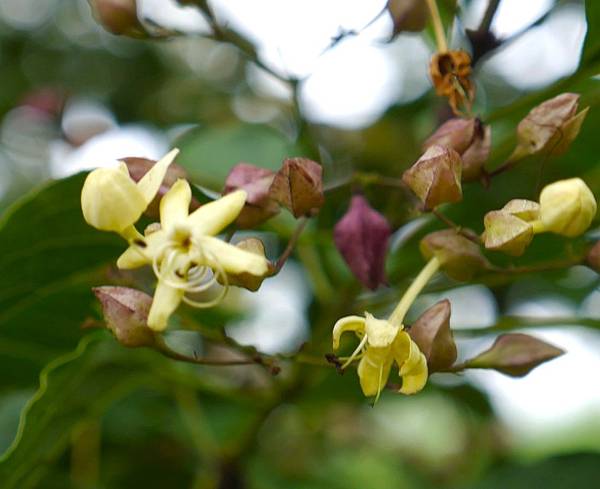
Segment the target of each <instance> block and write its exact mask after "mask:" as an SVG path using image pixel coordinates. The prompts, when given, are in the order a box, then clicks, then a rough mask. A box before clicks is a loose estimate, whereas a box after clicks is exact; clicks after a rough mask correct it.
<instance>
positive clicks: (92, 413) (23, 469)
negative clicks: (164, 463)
mask: <svg viewBox="0 0 600 489" xmlns="http://www.w3.org/2000/svg"><path fill="white" fill-rule="evenodd" d="M102 336H104V334H94V335H90V336H88V337H86V338H84V339H83V340H81V342H80V343H79V345H78V346H77V348H76V349H75V350H74V351H72V352H69V353H67V354H66V355H63V356H61V357H58V358H56V359H55V360H53V361H52V362H50V363H49V364H48V365H47V366H46V367H45V368H44V369H43V370H42V372H41V374H40V384H39V389H38V390H37V392H36V393H35V394H34V396H33V397H32V398H31V399H30V400H29V401H28V402H27V404H26V405H25V407H24V409H23V411H22V412H21V417H20V420H19V427H18V430H17V434H16V436H15V438H14V440H13V443H12V444H11V446H10V447H9V448H8V449H7V450H6V452H4V454H3V455H2V456H1V457H0V482H1V486H2V488H3V489H12V488H18V489H24V488H29V487H35V486H36V484H37V483H38V482H39V481H40V480H41V478H43V477H44V475H45V473H46V471H47V470H48V469H49V467H50V466H51V464H52V462H53V461H55V460H56V458H57V457H59V456H60V455H61V454H62V452H63V451H64V449H65V448H66V446H67V445H68V443H69V440H70V436H71V433H72V431H73V428H74V427H75V426H76V425H77V423H79V422H80V421H82V420H86V419H97V418H98V417H100V416H101V415H102V414H103V413H104V411H105V410H106V409H107V408H108V407H109V406H110V405H111V404H112V402H113V401H115V400H116V399H118V398H120V397H122V396H123V395H125V394H126V393H128V392H130V391H131V390H132V389H134V388H136V387H138V386H140V385H142V384H143V377H144V376H146V377H149V375H150V373H149V371H146V370H143V369H140V368H135V367H136V364H138V365H139V364H140V359H141V355H143V354H144V353H145V352H139V353H138V352H133V353H132V352H131V351H126V350H124V349H123V348H120V347H119V346H118V345H116V344H115V343H114V342H100V341H98V339H99V338H100V337H102Z"/></svg>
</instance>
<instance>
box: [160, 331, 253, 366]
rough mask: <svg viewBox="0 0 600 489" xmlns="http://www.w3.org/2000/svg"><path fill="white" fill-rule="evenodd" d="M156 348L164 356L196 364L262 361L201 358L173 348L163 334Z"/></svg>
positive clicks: (234, 363)
mask: <svg viewBox="0 0 600 489" xmlns="http://www.w3.org/2000/svg"><path fill="white" fill-rule="evenodd" d="M156 341H157V343H156V350H157V351H159V352H160V353H162V354H163V355H164V356H166V357H168V358H171V359H173V360H178V361H180V362H186V363H194V364H196V365H214V366H232V365H252V364H256V363H261V362H260V361H257V359H253V358H243V359H236V360H221V359H218V358H200V357H196V356H193V357H189V356H187V355H184V354H183V353H179V352H176V351H175V350H173V349H171V348H170V347H169V345H167V343H166V342H165V340H164V339H163V338H162V336H157V340H156Z"/></svg>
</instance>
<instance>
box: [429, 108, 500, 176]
mask: <svg viewBox="0 0 600 489" xmlns="http://www.w3.org/2000/svg"><path fill="white" fill-rule="evenodd" d="M491 142H492V131H491V129H490V127H489V126H484V125H483V124H482V123H481V121H480V120H479V119H477V118H473V119H459V118H454V119H450V120H448V121H446V122H445V123H444V124H442V125H441V126H440V127H439V128H438V129H437V130H436V131H435V132H434V133H433V134H432V135H431V136H429V138H428V139H427V140H426V141H425V143H424V144H423V149H424V150H426V149H427V148H429V147H431V146H433V145H438V146H445V147H447V148H452V149H453V150H454V151H456V152H457V153H458V154H459V155H460V156H461V158H462V179H463V181H472V180H477V179H478V178H479V177H480V176H481V171H482V169H483V164H484V163H485V162H486V161H487V159H488V157H489V155H490V148H491Z"/></svg>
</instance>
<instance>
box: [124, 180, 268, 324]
mask: <svg viewBox="0 0 600 489" xmlns="http://www.w3.org/2000/svg"><path fill="white" fill-rule="evenodd" d="M190 201H191V190H190V186H189V184H188V183H187V181H185V180H178V181H177V182H176V183H175V184H174V185H173V186H172V187H171V189H170V190H169V191H168V192H167V193H166V194H165V196H164V197H163V198H162V200H161V202H160V228H159V229H158V230H157V231H154V232H151V233H150V234H148V235H147V236H142V235H141V234H138V236H137V237H136V239H134V240H132V241H131V244H130V246H129V248H128V249H127V250H126V251H125V252H124V253H123V254H122V255H121V256H120V257H119V259H118V261H117V266H118V267H119V268H122V269H130V268H137V267H140V266H143V265H148V264H149V265H152V267H153V269H154V272H155V274H156V276H157V277H158V285H157V286H156V292H155V294H154V300H153V301H152V306H151V308H150V313H149V315H148V326H150V327H151V328H152V329H154V330H157V331H161V330H163V329H165V328H166V327H167V321H168V319H169V316H170V315H171V314H172V313H173V312H174V311H175V309H176V308H177V306H178V305H179V303H180V302H181V301H182V300H183V301H185V302H187V303H189V304H191V305H193V306H196V307H210V306H212V305H215V304H216V303H218V302H219V301H220V300H221V299H222V297H223V295H224V294H225V292H226V291H227V274H228V273H231V274H240V273H249V274H251V275H258V276H261V275H264V274H266V273H267V271H268V262H267V260H266V259H265V258H264V257H263V256H260V255H258V254H255V253H251V252H249V251H245V250H242V249H240V248H238V247H236V246H234V245H232V244H229V243H226V242H224V241H222V240H220V239H218V238H216V237H215V235H217V234H218V233H220V232H221V231H222V230H223V229H224V228H225V227H226V226H227V225H229V224H230V223H231V222H233V221H234V220H235V219H236V218H237V216H238V215H239V213H240V212H241V210H242V208H243V207H244V203H245V201H246V192H245V191H243V190H238V191H235V192H232V193H230V194H228V195H226V196H225V197H222V198H220V199H218V200H215V201H214V202H210V203H208V204H205V205H203V206H202V207H200V208H199V209H197V210H195V211H194V212H193V213H192V214H189V206H190ZM217 280H220V281H221V283H224V284H225V287H224V289H223V290H222V293H221V295H220V296H219V297H217V298H216V299H215V300H211V301H209V302H197V301H194V300H192V299H190V298H189V297H187V296H186V295H185V294H186V293H196V292H201V291H204V290H206V289H208V288H209V287H211V286H212V285H213V284H214V283H215V282H216V281H217Z"/></svg>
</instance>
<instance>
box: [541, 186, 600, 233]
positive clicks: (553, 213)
mask: <svg viewBox="0 0 600 489" xmlns="http://www.w3.org/2000/svg"><path fill="white" fill-rule="evenodd" d="M595 215H596V199H595V198H594V194H593V193H592V191H591V190H590V189H589V187H588V186H587V185H586V184H585V182H584V181H583V180H582V179H581V178H569V179H568V180H559V181H558V182H554V183H551V184H550V185H546V186H545V187H544V188H543V190H542V193H541V194H540V217H541V220H542V223H543V225H544V229H545V230H546V231H550V232H553V233H556V234H561V235H563V236H567V237H570V238H572V237H575V236H579V235H580V234H583V233H584V232H585V231H586V230H587V229H588V228H589V227H590V224H591V223H592V221H593V219H594V216H595Z"/></svg>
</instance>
